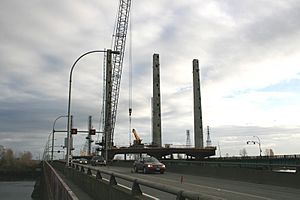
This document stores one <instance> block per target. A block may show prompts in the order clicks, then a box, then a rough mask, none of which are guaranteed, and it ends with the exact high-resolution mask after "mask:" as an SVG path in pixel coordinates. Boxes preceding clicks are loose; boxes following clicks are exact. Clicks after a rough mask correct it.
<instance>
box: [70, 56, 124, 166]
mask: <svg viewBox="0 0 300 200" xmlns="http://www.w3.org/2000/svg"><path fill="white" fill-rule="evenodd" d="M107 51H111V50H93V51H88V52H86V53H84V54H82V55H81V56H79V57H78V58H77V60H76V61H75V62H74V64H73V65H72V67H71V70H70V77H69V101H68V123H67V161H66V165H67V166H69V163H70V155H71V149H70V146H71V139H70V138H71V127H70V124H71V117H70V112H71V86H72V75H73V70H74V67H75V65H76V64H77V62H78V61H79V60H80V59H81V58H82V57H84V56H86V55H88V54H92V53H105V52H107ZM111 53H112V54H120V52H119V51H111Z"/></svg>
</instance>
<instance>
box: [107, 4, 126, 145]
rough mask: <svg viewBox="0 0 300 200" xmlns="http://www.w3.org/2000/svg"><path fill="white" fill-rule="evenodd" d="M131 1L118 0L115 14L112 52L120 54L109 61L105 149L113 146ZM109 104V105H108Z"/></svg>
mask: <svg viewBox="0 0 300 200" xmlns="http://www.w3.org/2000/svg"><path fill="white" fill-rule="evenodd" d="M130 6H131V0H120V3H119V9H118V14H117V23H116V27H115V31H114V34H113V38H112V39H113V43H112V44H113V47H112V50H113V51H118V52H120V53H119V54H112V60H111V82H110V86H108V85H106V90H111V91H106V92H109V93H110V95H109V96H110V99H106V105H105V109H106V111H108V109H109V111H108V112H106V113H108V114H109V115H110V116H105V118H106V119H105V120H104V123H105V125H104V132H105V141H106V144H107V145H106V147H105V148H107V149H110V148H111V147H112V146H113V138H114V129H115V123H116V117H117V116H116V115H117V107H118V100H119V92H120V82H121V76H122V67H123V58H124V52H125V43H126V35H127V29H128V21H129V12H130ZM108 104H109V105H108Z"/></svg>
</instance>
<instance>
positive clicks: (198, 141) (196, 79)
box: [193, 59, 203, 148]
mask: <svg viewBox="0 0 300 200" xmlns="http://www.w3.org/2000/svg"><path fill="white" fill-rule="evenodd" d="M193 87H194V137H195V148H203V127H202V108H201V92H200V76H199V61H198V60H197V59H194V60H193Z"/></svg>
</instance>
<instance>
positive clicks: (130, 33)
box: [128, 7, 132, 146]
mask: <svg viewBox="0 0 300 200" xmlns="http://www.w3.org/2000/svg"><path fill="white" fill-rule="evenodd" d="M131 10H132V7H131ZM131 13H132V11H131ZM131 19H132V14H131V15H130V17H129V90H128V92H129V94H128V95H129V105H128V106H129V110H128V112H129V132H128V140H129V146H131V121H132V120H131V115H132V20H131Z"/></svg>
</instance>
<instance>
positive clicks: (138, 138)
mask: <svg viewBox="0 0 300 200" xmlns="http://www.w3.org/2000/svg"><path fill="white" fill-rule="evenodd" d="M132 133H133V135H134V138H135V140H133V145H134V146H135V145H142V139H141V138H140V136H139V134H138V133H137V132H136V130H135V129H134V128H133V129H132Z"/></svg>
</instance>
